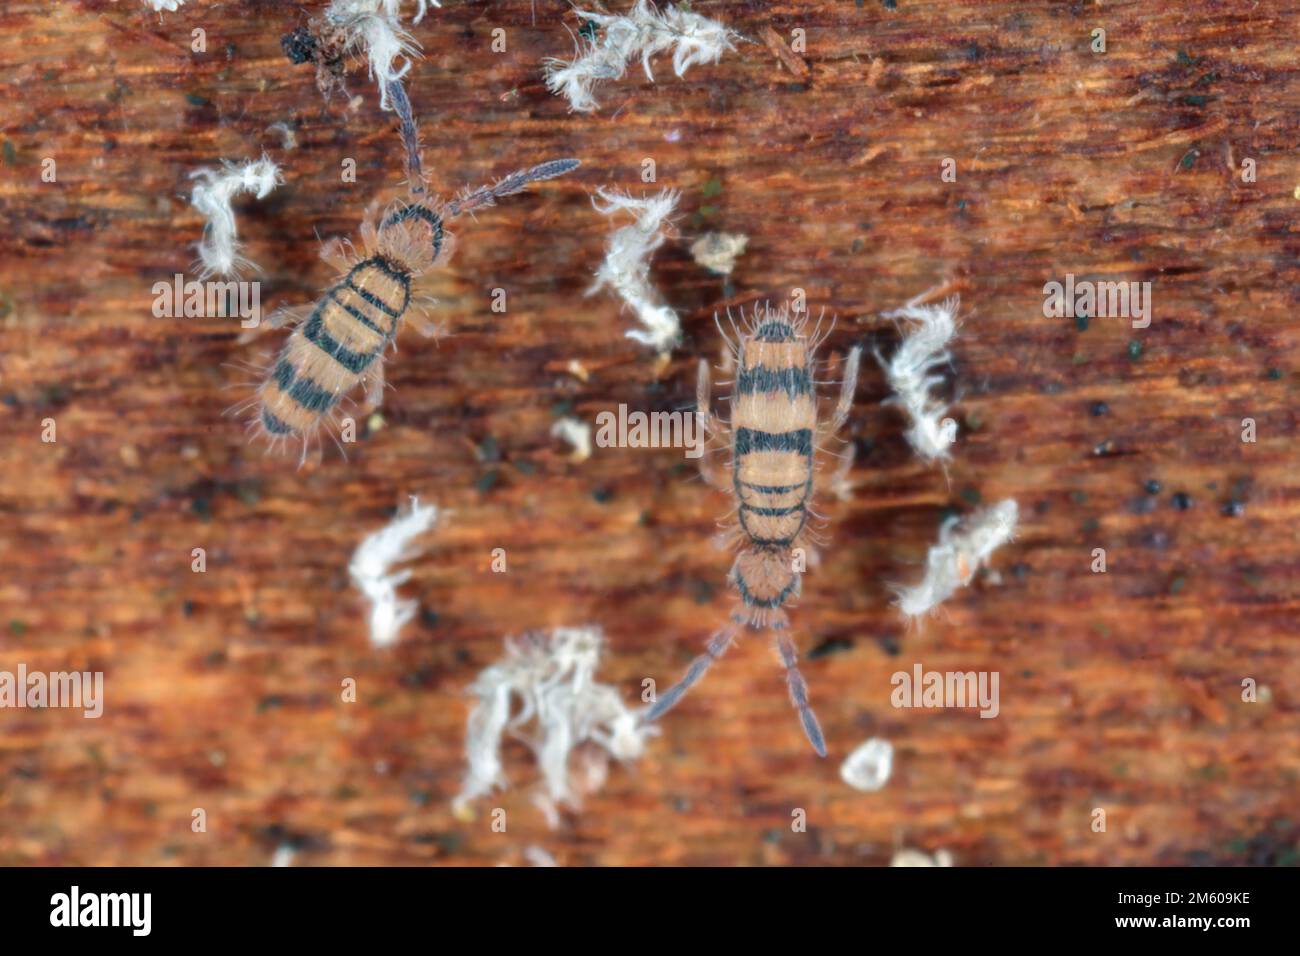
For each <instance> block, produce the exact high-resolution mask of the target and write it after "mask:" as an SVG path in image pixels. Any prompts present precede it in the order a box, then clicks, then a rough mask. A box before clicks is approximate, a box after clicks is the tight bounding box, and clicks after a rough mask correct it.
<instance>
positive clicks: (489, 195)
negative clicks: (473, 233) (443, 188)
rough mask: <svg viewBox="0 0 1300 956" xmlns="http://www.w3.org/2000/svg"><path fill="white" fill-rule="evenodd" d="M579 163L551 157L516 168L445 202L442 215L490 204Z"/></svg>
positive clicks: (579, 163)
mask: <svg viewBox="0 0 1300 956" xmlns="http://www.w3.org/2000/svg"><path fill="white" fill-rule="evenodd" d="M581 165H582V163H581V162H580V161H579V160H576V159H552V160H550V161H549V162H545V163H539V164H538V165H536V166H534V167H532V168H531V169H521V170H518V171H517V172H513V173H511V174H510V175H509V176H507V177H505V178H504V179H499V180H497V181H496V182H495V183H493V184H492V185H491V186H480V187H479V188H478V189H475V190H474V191H473V192H470V193H467V194H466V195H464V196H461V197H460V198H459V199H453V200H452V201H451V202H449V203H447V205H446V207H445V208H444V210H443V215H444V216H445V217H446V218H448V219H450V218H452V217H453V216H458V215H460V214H461V213H463V212H472V211H473V210H475V209H479V208H481V207H483V206H491V205H492V204H493V203H495V202H496V201H497V200H498V199H499V198H501V197H502V196H510V195H513V194H514V193H517V192H522V191H523V190H524V188H525V187H526V186H527V185H528V184H529V183H535V182H540V181H541V180H543V179H555V178H556V177H557V176H563V175H565V174H566V173H571V172H573V171H574V170H575V169H577V168H578V167H579V166H581Z"/></svg>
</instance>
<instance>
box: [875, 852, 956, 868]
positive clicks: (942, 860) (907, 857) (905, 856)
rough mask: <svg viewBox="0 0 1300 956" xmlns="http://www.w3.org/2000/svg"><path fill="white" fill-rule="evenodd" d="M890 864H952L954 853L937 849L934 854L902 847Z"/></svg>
mask: <svg viewBox="0 0 1300 956" xmlns="http://www.w3.org/2000/svg"><path fill="white" fill-rule="evenodd" d="M889 865H890V866H952V854H951V853H949V852H948V851H947V850H936V851H935V853H934V856H930V855H929V854H928V853H923V852H922V851H920V850H910V849H906V848H904V849H901V850H899V851H898V852H896V853H895V854H894V856H893V859H891V860H890V861H889Z"/></svg>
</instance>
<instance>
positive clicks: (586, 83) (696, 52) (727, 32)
mask: <svg viewBox="0 0 1300 956" xmlns="http://www.w3.org/2000/svg"><path fill="white" fill-rule="evenodd" d="M574 12H575V13H577V15H578V16H579V17H581V18H582V19H583V20H585V21H587V22H588V23H590V24H593V25H594V26H595V27H596V28H597V29H598V30H599V31H600V34H601V35H600V37H599V39H582V40H579V41H578V49H577V53H578V55H577V56H576V57H575V58H574V59H573V60H561V59H557V58H555V57H548V58H547V60H546V61H545V64H544V67H543V74H544V75H545V78H546V86H547V89H549V90H550V91H551V92H552V93H555V94H556V95H559V96H563V97H564V98H565V99H566V100H568V101H569V109H570V110H575V111H577V112H580V113H589V112H591V111H592V110H594V109H596V108H597V107H598V106H599V104H598V103H597V102H596V98H595V95H594V93H593V89H594V87H595V86H596V84H597V83H600V82H602V81H604V80H618V79H622V78H623V74H624V73H626V72H627V65H628V63H629V62H630V61H631V60H632V59H633V58H635V57H637V56H640V57H641V65H642V66H643V67H644V68H645V75H646V78H647V79H648V80H650V82H652V83H653V82H654V73H652V72H651V70H650V60H651V58H653V57H655V56H657V55H659V54H660V53H663V52H664V51H665V50H669V49H671V50H672V51H673V72H675V73H676V74H677V75H678V76H679V77H680V76H683V75H684V74H685V73H686V71H687V70H688V69H689V68H690V67H692V66H694V65H695V64H697V63H717V62H718V61H719V60H720V59H722V54H723V53H725V52H727V51H728V50H734V49H735V48H736V47H735V40H737V39H739V38H740V35H739V34H738V33H736V32H735V31H734V30H731V29H730V28H728V27H726V26H723V25H722V24H721V23H718V22H717V21H715V20H710V19H708V18H707V17H703V16H700V14H698V13H692V12H690V11H689V10H686V9H685V8H684V7H682V6H671V7H668V8H667V9H665V10H663V11H660V10H658V9H657V8H656V7H655V6H654V4H652V3H650V2H649V0H637V3H636V4H635V5H634V6H633V7H632V9H631V10H629V11H628V12H627V13H626V14H623V15H613V14H606V13H597V12H595V11H592V10H581V9H575V11H574Z"/></svg>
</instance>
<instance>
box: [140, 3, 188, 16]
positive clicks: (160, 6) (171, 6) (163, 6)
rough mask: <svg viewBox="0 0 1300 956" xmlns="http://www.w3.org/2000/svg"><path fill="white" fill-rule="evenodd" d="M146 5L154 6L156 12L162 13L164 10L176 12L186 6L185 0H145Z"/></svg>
mask: <svg viewBox="0 0 1300 956" xmlns="http://www.w3.org/2000/svg"><path fill="white" fill-rule="evenodd" d="M144 5H145V6H146V7H152V8H153V11H154V12H155V13H162V12H163V11H164V10H166V11H168V12H169V13H175V12H176V11H177V10H179V9H180V8H181V7H183V6H185V0H144Z"/></svg>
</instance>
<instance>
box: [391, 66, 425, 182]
mask: <svg viewBox="0 0 1300 956" xmlns="http://www.w3.org/2000/svg"><path fill="white" fill-rule="evenodd" d="M388 99H389V101H390V102H391V103H392V104H393V109H394V110H396V111H397V116H398V119H400V120H401V122H402V125H401V134H402V145H403V146H404V147H405V148H406V181H407V184H408V186H409V187H410V190H411V195H412V196H422V195H424V170H423V169H422V167H421V163H420V129H419V127H418V126H416V125H415V114H414V113H412V112H411V101H410V100H409V99H408V98H407V96H406V90H405V89H404V88H403V87H402V81H401V80H397V79H394V80H389V81H388Z"/></svg>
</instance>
